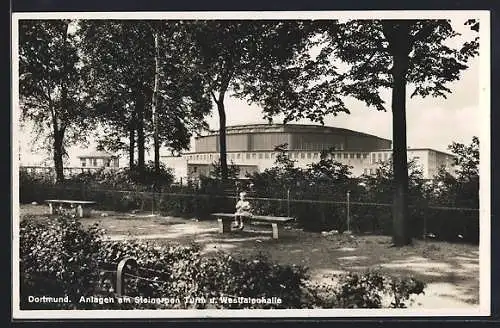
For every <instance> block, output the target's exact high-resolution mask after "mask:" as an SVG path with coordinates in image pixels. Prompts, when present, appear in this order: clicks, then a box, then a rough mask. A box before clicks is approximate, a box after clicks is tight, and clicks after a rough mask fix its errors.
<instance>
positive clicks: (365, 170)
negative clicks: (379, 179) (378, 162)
mask: <svg viewBox="0 0 500 328" xmlns="http://www.w3.org/2000/svg"><path fill="white" fill-rule="evenodd" d="M376 172H377V170H376V169H364V170H363V173H364V174H365V175H372V174H375V173H376Z"/></svg>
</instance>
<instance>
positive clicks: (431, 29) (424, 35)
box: [410, 22, 438, 48]
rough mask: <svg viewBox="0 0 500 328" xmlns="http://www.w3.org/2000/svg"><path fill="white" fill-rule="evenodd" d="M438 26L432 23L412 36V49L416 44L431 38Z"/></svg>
mask: <svg viewBox="0 0 500 328" xmlns="http://www.w3.org/2000/svg"><path fill="white" fill-rule="evenodd" d="M437 26H438V24H437V22H432V23H430V24H428V25H426V26H424V27H423V28H422V29H420V30H419V31H418V32H417V33H415V35H413V36H412V35H410V47H411V48H412V47H413V45H414V44H415V42H417V41H422V40H425V39H426V38H427V37H429V36H430V35H431V33H432V32H434V29H435V28H436V27H437Z"/></svg>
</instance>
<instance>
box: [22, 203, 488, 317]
mask: <svg viewBox="0 0 500 328" xmlns="http://www.w3.org/2000/svg"><path fill="white" fill-rule="evenodd" d="M31 207H33V206H31ZM43 209H44V210H42V209H41V207H40V206H35V207H33V208H31V209H29V208H24V213H25V214H26V213H30V214H32V213H34V211H35V212H38V215H39V216H41V217H43V216H44V214H41V213H46V212H45V211H46V210H45V207H43ZM21 212H22V213H21V215H23V209H22V211H21ZM102 213H103V212H94V214H93V216H92V217H91V218H84V219H81V221H82V223H83V224H85V225H90V224H93V223H96V222H97V223H99V225H100V226H101V227H102V228H104V229H105V230H106V232H107V237H108V238H109V239H112V240H129V239H142V240H148V241H150V242H152V243H160V244H168V243H181V244H183V243H190V242H197V243H199V244H200V245H201V246H202V251H203V252H204V253H207V254H208V253H212V252H216V251H220V250H224V251H228V252H231V253H233V254H235V255H241V256H252V255H254V254H257V253H264V254H266V255H267V256H269V258H270V259H271V260H273V261H275V262H277V263H281V264H300V265H304V266H307V267H308V268H309V271H310V274H311V278H312V279H314V280H322V279H328V277H329V276H331V275H332V274H335V273H340V272H345V271H364V270H367V269H375V268H378V269H380V270H382V271H384V272H386V273H387V274H390V275H394V276H414V277H416V278H418V279H420V280H422V281H424V282H426V283H427V288H426V293H425V295H421V296H418V297H417V298H416V299H415V303H414V305H413V307H418V308H423V309H439V308H469V309H470V308H472V307H477V306H478V304H479V250H478V247H477V246H475V245H463V244H450V243H444V242H433V241H428V242H423V241H416V242H415V243H414V245H413V246H408V247H402V248H391V247H389V246H390V237H387V236H355V237H354V238H350V237H348V236H341V235H332V236H324V235H321V234H318V233H310V232H304V231H301V230H298V229H294V228H288V229H283V231H282V232H280V239H279V240H273V239H272V237H271V229H270V227H268V226H260V225H259V226H257V225H247V226H246V228H245V230H244V231H241V232H232V233H230V234H219V233H218V228H217V223H216V222H214V221H200V222H198V221H195V220H187V219H181V218H175V217H160V216H155V217H151V216H150V215H148V213H143V214H134V215H132V214H123V213H112V212H106V213H105V214H102ZM101 215H103V216H101Z"/></svg>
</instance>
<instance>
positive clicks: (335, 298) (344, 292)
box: [309, 270, 425, 308]
mask: <svg viewBox="0 0 500 328" xmlns="http://www.w3.org/2000/svg"><path fill="white" fill-rule="evenodd" d="M424 289H425V283H423V282H422V281H420V280H417V279H415V278H413V277H405V278H399V277H391V276H387V275H384V274H383V273H381V272H380V271H377V270H368V271H366V272H363V273H356V272H350V273H347V274H341V275H334V276H333V277H332V279H331V281H329V282H326V283H321V284H311V285H309V291H310V294H309V296H310V301H309V302H310V304H312V305H313V307H319V308H406V307H408V305H409V304H408V303H409V302H411V301H412V297H413V296H415V295H420V294H423V293H424Z"/></svg>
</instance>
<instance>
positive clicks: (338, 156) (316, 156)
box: [187, 152, 387, 162]
mask: <svg viewBox="0 0 500 328" xmlns="http://www.w3.org/2000/svg"><path fill="white" fill-rule="evenodd" d="M386 155H387V154H386ZM275 156H276V155H275V153H274V152H273V153H264V152H259V153H228V154H227V158H228V159H230V160H238V159H273V158H274V157H275ZM331 156H332V158H333V159H354V158H357V159H361V158H363V159H366V158H368V154H367V153H333V154H331ZM290 157H291V158H292V159H306V158H307V159H319V157H320V153H318V152H315V153H312V152H294V153H291V154H290ZM187 159H189V160H204V161H214V160H218V159H219V155H218V154H196V155H187ZM386 159H387V158H386ZM380 160H381V159H380ZM373 161H374V162H375V161H376V159H374V160H373Z"/></svg>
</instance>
